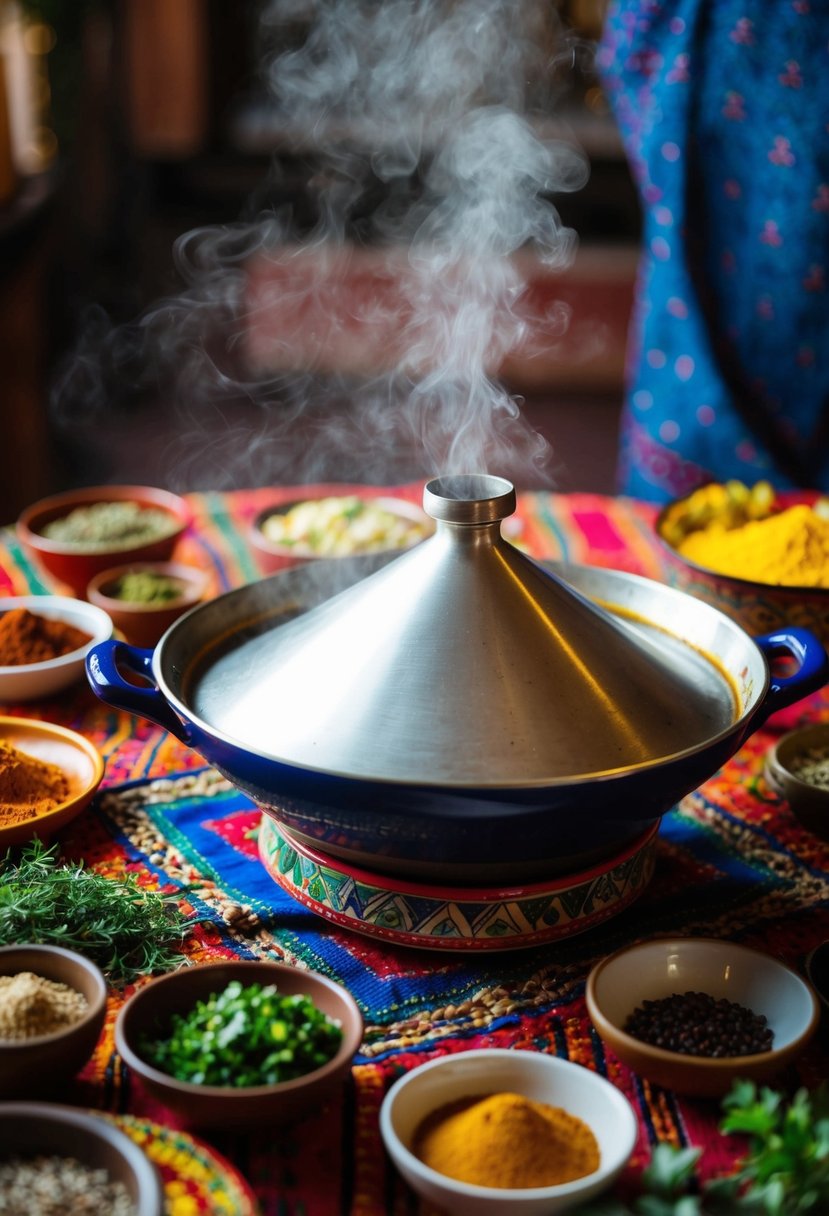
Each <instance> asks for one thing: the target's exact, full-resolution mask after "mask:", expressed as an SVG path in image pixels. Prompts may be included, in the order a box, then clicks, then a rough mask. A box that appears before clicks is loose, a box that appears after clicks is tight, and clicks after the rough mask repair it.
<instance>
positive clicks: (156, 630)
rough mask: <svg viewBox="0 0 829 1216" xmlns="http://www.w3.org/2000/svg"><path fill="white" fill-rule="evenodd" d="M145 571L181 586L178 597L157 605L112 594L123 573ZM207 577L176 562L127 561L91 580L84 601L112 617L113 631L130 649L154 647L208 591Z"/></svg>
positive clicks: (193, 568) (203, 573)
mask: <svg viewBox="0 0 829 1216" xmlns="http://www.w3.org/2000/svg"><path fill="white" fill-rule="evenodd" d="M141 571H148V572H150V573H152V574H159V575H162V576H164V577H166V578H171V579H175V580H176V581H177V582H180V583H181V594H180V595H179V596H177V597H176V598H175V599H171V600H166V601H165V602H163V603H158V604H142V603H135V602H133V603H130V602H129V601H127V600H124V599H121V598H120V597H118V596H116V595H114V594H113V592H114V590H115V589H116V587H117V584H118V580H119V579H120V578H122V577H123V576H124V575H125V574H132V573H137V572H141ZM207 583H208V576H207V574H206V572H205V571H204V570H199V569H197V568H196V567H195V566H184V565H182V564H181V563H177V562H129V563H127V564H126V565H123V566H115V567H113V568H112V569H110V570H102V571H101V572H100V573H99V574H96V575H95V577H94V578H93V579H91V580H90V583H89V586H88V587H87V590H86V595H87V599H88V600H89V601H90V603H92V604H96V605H97V606H98V607H99V608H102V609H103V610H104V612H106V613H107V614H108V616H110V617H111V618H112V622H113V624H114V625H115V628H116V629H118V630H119V631H120V632H121V633H122V634H123V635H124V637H125V639H126V640H127V641H128V642H129V643H130V644H131V645H133V646H154V645H155V644H156V642H157V641H158V640H159V638H160V637H161V636H162V635H163V634H164V633H166V632H167V630H168V629H169V628H170V626H171V625H172V623H173V621H177V620H178V618H179V617H180V616H184V613H185V612H189V611H190V609H191V608H194V607H195V606H196V604H198V603H199V602H200V601H201V599H202V598H203V596H204V593H205V591H206V590H207Z"/></svg>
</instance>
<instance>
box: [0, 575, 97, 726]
mask: <svg viewBox="0 0 829 1216" xmlns="http://www.w3.org/2000/svg"><path fill="white" fill-rule="evenodd" d="M14 608H25V609H26V610H27V611H28V612H32V613H34V614H35V615H36V616H42V617H49V618H51V619H53V620H56V621H63V622H65V623H66V624H67V625H72V626H74V628H75V629H80V630H81V631H82V632H83V633H85V634H87V635H88V636H89V641H88V642H85V643H84V644H83V645H82V646H79V647H78V648H77V649H76V650H71V651H69V652H68V653H67V654H62V655H59V656H58V657H57V658H56V659H47V660H45V662H42V663H19V664H14V665H13V666H8V667H6V666H4V667H0V701H2V702H4V703H5V704H7V705H8V704H11V703H12V702H17V701H39V700H41V699H42V698H44V697H54V696H57V695H58V694H59V693H62V692H63V691H64V690H65V689H66V688H69V687H71V686H72V685H73V684H75V683H77V681H78V680H80V679H82V678H83V674H84V660H85V658H86V654H87V651H88V650H90V649H91V648H92V647H93V646H97V645H98V643H99V642H105V641H106V640H107V638H110V637H112V620H111V618H110V617H109V616H108V615H107V614H106V613H105V612H104V611H103V610H102V609H101V608H99V607H96V606H95V605H94V604H86V603H84V601H83V600H76V599H71V598H70V597H69V596H68V595H10V596H6V597H5V598H3V599H0V612H10V611H11V610H12V609H14Z"/></svg>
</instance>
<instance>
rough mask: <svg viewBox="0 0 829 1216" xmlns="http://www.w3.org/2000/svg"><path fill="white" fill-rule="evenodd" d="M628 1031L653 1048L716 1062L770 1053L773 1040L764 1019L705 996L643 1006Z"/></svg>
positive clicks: (686, 996) (678, 995)
mask: <svg viewBox="0 0 829 1216" xmlns="http://www.w3.org/2000/svg"><path fill="white" fill-rule="evenodd" d="M624 1030H625V1031H626V1032H627V1033H628V1034H629V1035H632V1036H633V1037H634V1038H636V1039H639V1040H640V1041H641V1042H643V1043H649V1044H650V1045H651V1046H652V1047H661V1048H663V1049H664V1050H665V1051H676V1052H680V1053H681V1054H683V1055H691V1056H709V1057H712V1058H716V1059H722V1058H724V1057H730V1056H749V1055H754V1054H755V1053H757V1052H760V1051H769V1050H771V1045H772V1041H773V1039H774V1032H773V1031H772V1030H771V1028H770V1027H769V1026H768V1024H767V1022H766V1019H765V1017H763V1015H762V1014H759V1013H754V1012H753V1010H751V1009H746V1008H745V1006H744V1005H738V1004H737V1003H736V1002H735V1001H729V1000H726V998H725V997H721V998H719V999H717V998H716V997H713V996H711V995H710V994H709V993H707V992H682V993H677V992H675V993H673V994H672V995H671V996H666V997H662V998H661V999H659V1000H654V1001H643V1002H642V1004H641V1005H640V1006H638V1008H636V1009H635V1010H634V1011H633V1013H632V1014H631V1015H630V1017H629V1018H628V1019H627V1021H626V1022H625V1025H624Z"/></svg>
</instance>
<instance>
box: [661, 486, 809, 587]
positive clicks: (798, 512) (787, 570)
mask: <svg viewBox="0 0 829 1216" xmlns="http://www.w3.org/2000/svg"><path fill="white" fill-rule="evenodd" d="M677 550H678V552H679V553H681V554H682V556H683V557H686V558H688V560H689V561H692V562H696V563H697V565H699V566H704V567H705V569H706V570H713V571H714V572H715V573H717V574H726V575H730V576H731V577H733V578H744V579H748V580H750V581H751V582H757V583H769V584H772V585H776V586H785V587H829V520H827V519H825V518H823V516H822V515H819V514H817V513H816V512H815V511H814V510H813V509H812V508H811V507H810V506H807V505H805V504H800V505H798V506H794V507H789V508H788V509H787V510H785V511H780V512H779V513H778V514H776V515H770V516H768V518H766V519H759V520H752V521H750V522H749V523H745V524H743V525H742V526H740V527H736V528H727V527H724V526H723V524H722V523H720V522H718V521H714V522H712V523H711V524H709V525H708V527H705V528H700V529H698V530H697V531H694V532H689V533H688V535H687V536H685V537H684V538H683V539H682V540H681V541H680V542H679V544H678V545H677Z"/></svg>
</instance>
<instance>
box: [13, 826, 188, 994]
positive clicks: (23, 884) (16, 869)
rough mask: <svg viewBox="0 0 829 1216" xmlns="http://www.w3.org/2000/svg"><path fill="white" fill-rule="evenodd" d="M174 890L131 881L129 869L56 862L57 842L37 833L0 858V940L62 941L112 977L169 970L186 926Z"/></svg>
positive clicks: (123, 979)
mask: <svg viewBox="0 0 829 1216" xmlns="http://www.w3.org/2000/svg"><path fill="white" fill-rule="evenodd" d="M192 926H193V922H192V921H190V920H188V919H187V917H186V916H185V915H184V913H183V912H181V910H180V909H179V907H178V903H177V901H176V899H175V897H174V896H171V895H165V894H163V893H162V892H160V891H154V890H149V889H147V888H144V887H140V886H139V885H138V881H137V879H136V877H135V875H133V874H125V875H124V876H123V877H122V878H117V879H114V878H107V877H106V876H105V875H103V874H98V873H96V871H94V870H87V869H85V868H84V865H83V863H82V862H72V863H69V862H61V861H60V859H59V857H58V847H57V845H53V846H52V847H51V848H46V847H45V846H44V845H43V844H42V843H41V842H40V841H38V840H36V841H34V842H33V843H32V844H30V845H26V847H25V848H24V849H23V850H22V852H21V854H20V856H19V858H18V859H17V860H16V861H15V860H13V857H12V853H11V851H9V852H8V853H7V854H6V856H5V858H4V859H2V860H0V945H1V946H10V945H16V944H17V943H19V942H32V943H35V944H46V945H53V946H64V947H65V948H66V949H67V950H76V951H77V952H78V953H79V954H83V955H85V956H86V957H87V958H90V959H92V961H93V962H94V963H97V964H98V966H99V967H100V968H101V970H102V971H103V972H104V973H105V974H106V975H108V976H109V978H110V979H111V980H115V981H118V982H127V981H129V980H132V979H135V978H136V977H137V976H140V975H153V974H155V973H156V972H159V971H169V970H170V969H171V968H173V967H176V966H178V965H179V964H180V963H182V962H184V961H185V960H184V955H182V954H181V953H180V951H179V950H178V949H176V947H179V946H181V944H182V943H183V941H184V939H185V938H186V936H187V934H188V933H189V932H190V930H191V929H192Z"/></svg>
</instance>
